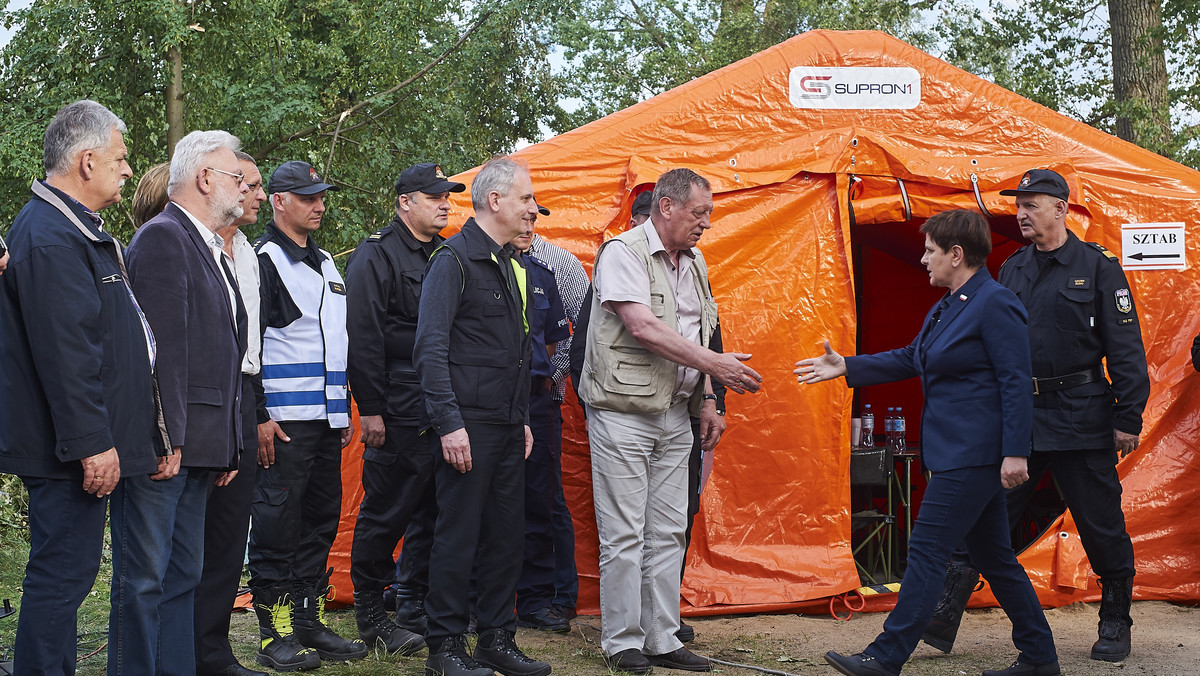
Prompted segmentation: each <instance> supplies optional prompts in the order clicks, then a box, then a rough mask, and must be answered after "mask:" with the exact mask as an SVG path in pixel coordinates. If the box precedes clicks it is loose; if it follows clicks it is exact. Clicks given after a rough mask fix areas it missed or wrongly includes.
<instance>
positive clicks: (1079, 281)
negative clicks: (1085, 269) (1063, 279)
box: [1067, 277, 1092, 289]
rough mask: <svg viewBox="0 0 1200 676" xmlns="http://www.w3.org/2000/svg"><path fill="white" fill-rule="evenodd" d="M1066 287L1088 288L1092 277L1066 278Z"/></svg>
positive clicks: (1090, 285) (1090, 286)
mask: <svg viewBox="0 0 1200 676" xmlns="http://www.w3.org/2000/svg"><path fill="white" fill-rule="evenodd" d="M1067 288H1068V289H1090V288H1092V279H1091V278H1090V277H1071V278H1068V279H1067Z"/></svg>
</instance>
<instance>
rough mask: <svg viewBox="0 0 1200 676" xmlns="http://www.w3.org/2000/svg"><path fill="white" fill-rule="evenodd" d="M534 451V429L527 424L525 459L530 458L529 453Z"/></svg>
mask: <svg viewBox="0 0 1200 676" xmlns="http://www.w3.org/2000/svg"><path fill="white" fill-rule="evenodd" d="M532 452H533V430H531V429H530V428H529V425H526V426H525V459H526V460H528V459H529V454H530V453H532Z"/></svg>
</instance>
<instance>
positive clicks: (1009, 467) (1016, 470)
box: [1000, 455, 1029, 488]
mask: <svg viewBox="0 0 1200 676" xmlns="http://www.w3.org/2000/svg"><path fill="white" fill-rule="evenodd" d="M1026 481H1029V458H1026V457H1025V456H1023V455H1009V456H1005V457H1004V461H1003V462H1001V463H1000V485H1001V486H1004V487H1005V488H1016V487H1017V486H1020V485H1021V484H1023V483H1025V482H1026Z"/></svg>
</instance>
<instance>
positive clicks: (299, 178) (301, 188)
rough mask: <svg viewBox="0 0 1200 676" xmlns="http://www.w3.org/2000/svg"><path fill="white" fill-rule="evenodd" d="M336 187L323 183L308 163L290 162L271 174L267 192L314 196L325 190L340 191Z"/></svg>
mask: <svg viewBox="0 0 1200 676" xmlns="http://www.w3.org/2000/svg"><path fill="white" fill-rule="evenodd" d="M340 189H341V188H338V187H337V186H336V185H331V184H329V183H324V182H322V181H321V177H320V176H319V175H318V174H317V170H316V169H313V166H312V165H311V164H309V163H308V162H301V161H300V160H292V161H291V162H284V163H283V164H281V165H279V167H278V168H277V169H275V172H274V173H272V174H271V181H270V182H269V183H268V184H267V192H269V193H272V194H274V193H277V192H294V193H296V194H297V195H315V194H317V193H319V192H324V191H326V190H340Z"/></svg>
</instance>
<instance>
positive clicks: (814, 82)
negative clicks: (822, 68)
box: [800, 75, 833, 99]
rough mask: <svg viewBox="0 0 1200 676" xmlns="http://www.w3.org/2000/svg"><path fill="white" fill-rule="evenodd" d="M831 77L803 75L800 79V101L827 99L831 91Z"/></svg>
mask: <svg viewBox="0 0 1200 676" xmlns="http://www.w3.org/2000/svg"><path fill="white" fill-rule="evenodd" d="M832 79H833V76H832V75H805V76H804V77H802V78H800V91H801V92H803V93H802V94H800V98H802V99H827V98H829V94H830V93H831V92H832V91H833V87H832V86H830V84H829V80H832Z"/></svg>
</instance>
